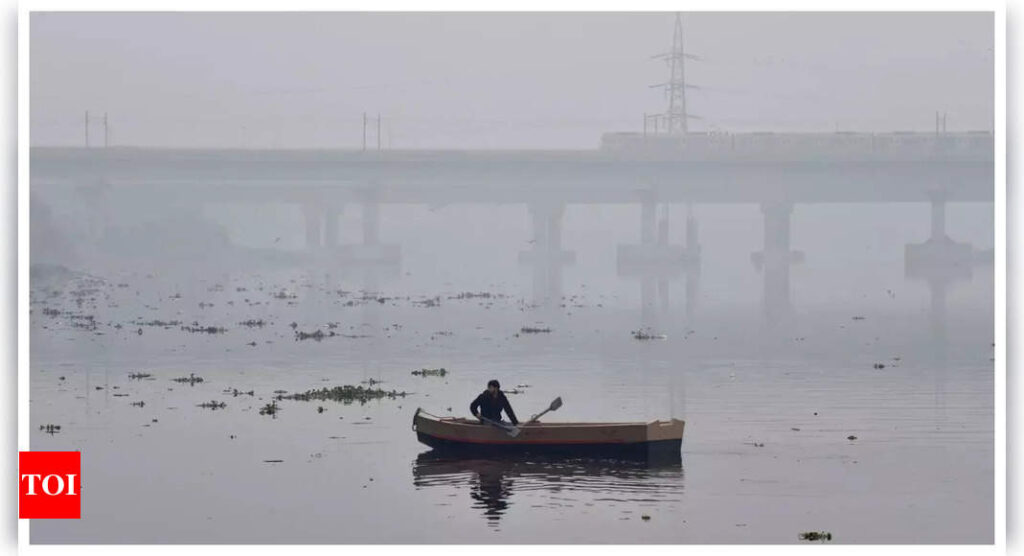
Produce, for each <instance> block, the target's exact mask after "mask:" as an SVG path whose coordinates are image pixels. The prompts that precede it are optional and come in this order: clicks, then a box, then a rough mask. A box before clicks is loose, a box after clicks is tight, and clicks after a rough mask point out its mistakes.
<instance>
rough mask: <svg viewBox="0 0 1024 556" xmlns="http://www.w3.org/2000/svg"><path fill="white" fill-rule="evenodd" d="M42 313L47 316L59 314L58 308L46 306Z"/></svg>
mask: <svg viewBox="0 0 1024 556" xmlns="http://www.w3.org/2000/svg"><path fill="white" fill-rule="evenodd" d="M43 314H44V315H46V316H48V317H58V316H60V310H59V309H50V308H48V307H47V308H44V309H43Z"/></svg>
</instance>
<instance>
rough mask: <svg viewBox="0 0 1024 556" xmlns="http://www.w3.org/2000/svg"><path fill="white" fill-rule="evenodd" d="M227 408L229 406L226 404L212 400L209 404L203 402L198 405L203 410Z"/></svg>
mask: <svg viewBox="0 0 1024 556" xmlns="http://www.w3.org/2000/svg"><path fill="white" fill-rule="evenodd" d="M227 406H228V404H226V403H224V402H218V401H216V400H210V401H208V402H203V403H201V404H199V405H198V407H201V408H203V409H224V408H225V407H227Z"/></svg>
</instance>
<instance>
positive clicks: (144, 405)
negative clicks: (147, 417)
mask: <svg viewBox="0 0 1024 556" xmlns="http://www.w3.org/2000/svg"><path fill="white" fill-rule="evenodd" d="M132 406H134V407H146V402H132Z"/></svg>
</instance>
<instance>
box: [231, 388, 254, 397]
mask: <svg viewBox="0 0 1024 556" xmlns="http://www.w3.org/2000/svg"><path fill="white" fill-rule="evenodd" d="M224 393H225V394H231V395H232V396H233V397H235V398H237V397H238V396H243V395H245V396H255V395H256V391H255V390H249V391H248V392H243V391H241V390H239V389H237V388H228V389H225V390H224Z"/></svg>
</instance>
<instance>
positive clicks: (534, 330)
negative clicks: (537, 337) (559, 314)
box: [519, 326, 551, 334]
mask: <svg viewBox="0 0 1024 556" xmlns="http://www.w3.org/2000/svg"><path fill="white" fill-rule="evenodd" d="M519 332H520V333H522V334H550V333H551V329H550V328H537V327H533V326H524V327H522V328H520V329H519Z"/></svg>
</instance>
